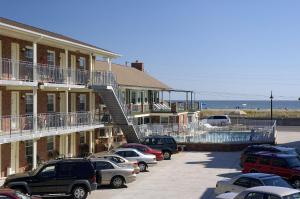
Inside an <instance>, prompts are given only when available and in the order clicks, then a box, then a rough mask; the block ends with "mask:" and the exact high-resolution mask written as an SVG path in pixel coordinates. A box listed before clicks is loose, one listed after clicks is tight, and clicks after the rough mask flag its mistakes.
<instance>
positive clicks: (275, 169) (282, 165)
mask: <svg viewBox="0 0 300 199" xmlns="http://www.w3.org/2000/svg"><path fill="white" fill-rule="evenodd" d="M271 173H273V174H276V175H279V176H281V177H283V178H286V179H289V178H290V177H291V174H292V173H291V171H290V169H289V167H288V163H287V162H286V160H285V159H284V158H273V159H272V168H271Z"/></svg>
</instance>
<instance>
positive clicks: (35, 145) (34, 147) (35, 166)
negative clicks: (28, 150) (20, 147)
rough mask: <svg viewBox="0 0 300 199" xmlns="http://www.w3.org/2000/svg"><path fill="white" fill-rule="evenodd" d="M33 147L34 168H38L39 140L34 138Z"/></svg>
mask: <svg viewBox="0 0 300 199" xmlns="http://www.w3.org/2000/svg"><path fill="white" fill-rule="evenodd" d="M32 145H33V146H32V148H33V152H32V162H33V165H32V167H33V169H36V168H37V140H36V139H34V140H33V141H32Z"/></svg>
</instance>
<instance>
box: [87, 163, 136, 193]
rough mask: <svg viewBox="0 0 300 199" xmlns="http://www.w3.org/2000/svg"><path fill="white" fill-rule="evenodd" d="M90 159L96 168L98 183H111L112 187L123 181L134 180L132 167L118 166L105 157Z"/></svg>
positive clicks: (134, 175) (118, 185)
mask: <svg viewBox="0 0 300 199" xmlns="http://www.w3.org/2000/svg"><path fill="white" fill-rule="evenodd" d="M90 160H91V162H92V164H93V165H94V168H95V170H96V174H97V175H96V176H97V177H96V178H97V183H98V185H111V186H112V187H114V188H120V187H122V186H124V184H125V183H126V184H128V183H131V182H133V181H135V180H136V174H135V172H134V169H133V168H129V167H120V166H118V165H117V164H115V163H113V162H111V161H109V160H105V159H99V158H94V159H90Z"/></svg>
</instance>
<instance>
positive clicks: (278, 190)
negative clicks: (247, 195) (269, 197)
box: [247, 186, 299, 196]
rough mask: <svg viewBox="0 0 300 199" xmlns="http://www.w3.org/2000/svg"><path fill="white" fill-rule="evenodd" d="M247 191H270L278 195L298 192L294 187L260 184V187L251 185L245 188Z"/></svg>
mask: <svg viewBox="0 0 300 199" xmlns="http://www.w3.org/2000/svg"><path fill="white" fill-rule="evenodd" d="M247 191H255V192H256V191H257V192H263V193H270V194H276V195H279V196H286V195H290V194H294V193H299V191H298V190H296V189H291V188H286V187H274V186H260V187H253V188H250V189H247Z"/></svg>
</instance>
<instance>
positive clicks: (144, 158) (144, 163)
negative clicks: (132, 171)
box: [114, 148, 157, 171]
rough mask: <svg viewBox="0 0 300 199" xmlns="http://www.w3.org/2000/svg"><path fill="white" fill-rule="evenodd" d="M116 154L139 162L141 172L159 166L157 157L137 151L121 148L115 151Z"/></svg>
mask: <svg viewBox="0 0 300 199" xmlns="http://www.w3.org/2000/svg"><path fill="white" fill-rule="evenodd" d="M114 153H115V154H118V155H120V156H122V157H124V158H126V159H127V160H129V161H137V162H138V165H139V167H140V171H146V170H147V168H148V167H150V166H153V165H156V164H157V161H156V157H155V155H151V154H144V153H141V152H139V151H138V150H136V149H131V148H119V149H115V150H114Z"/></svg>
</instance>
